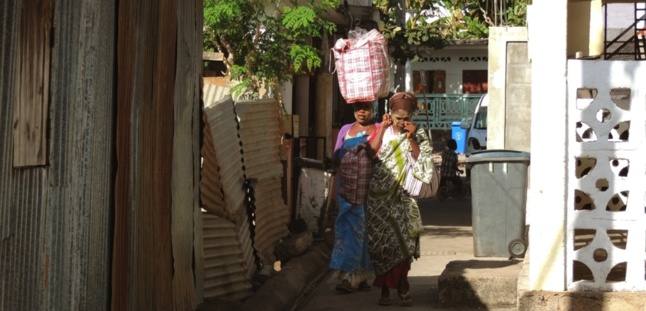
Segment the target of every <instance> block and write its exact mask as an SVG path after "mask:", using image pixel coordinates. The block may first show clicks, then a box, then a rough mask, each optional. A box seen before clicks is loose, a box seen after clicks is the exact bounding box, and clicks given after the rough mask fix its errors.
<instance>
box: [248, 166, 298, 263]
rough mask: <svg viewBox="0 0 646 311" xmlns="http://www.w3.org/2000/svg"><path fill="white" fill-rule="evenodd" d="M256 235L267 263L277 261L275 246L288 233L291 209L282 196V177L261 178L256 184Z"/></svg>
mask: <svg viewBox="0 0 646 311" xmlns="http://www.w3.org/2000/svg"><path fill="white" fill-rule="evenodd" d="M255 194H256V235H255V246H256V249H257V250H258V252H259V253H260V255H261V257H262V259H263V260H264V262H265V264H273V263H274V261H276V258H275V256H274V246H276V243H278V241H279V240H280V239H281V238H283V237H285V236H286V235H287V234H288V229H287V224H288V223H289V220H290V215H291V213H290V211H289V209H288V208H287V205H286V204H285V202H284V201H283V198H282V181H281V179H280V178H268V179H261V180H259V181H258V183H257V184H256V186H255Z"/></svg>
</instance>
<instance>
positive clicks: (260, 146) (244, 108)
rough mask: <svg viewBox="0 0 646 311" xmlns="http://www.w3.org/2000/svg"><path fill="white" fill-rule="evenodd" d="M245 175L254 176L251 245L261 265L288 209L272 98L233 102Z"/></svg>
mask: <svg viewBox="0 0 646 311" xmlns="http://www.w3.org/2000/svg"><path fill="white" fill-rule="evenodd" d="M235 110H236V115H237V117H238V122H239V124H240V129H239V131H238V132H239V133H240V140H241V141H242V150H243V155H242V157H243V159H244V167H245V176H246V177H247V178H251V179H255V180H256V184H255V186H254V190H255V199H256V200H255V205H256V217H255V224H256V228H255V240H254V242H255V243H254V245H255V247H256V249H257V250H258V253H259V254H260V256H261V258H262V260H263V261H264V263H265V264H272V263H273V262H274V261H275V256H274V246H275V245H276V243H278V241H279V240H280V239H281V238H283V237H285V236H286V235H287V234H288V230H287V224H288V223H289V220H290V216H291V214H290V212H289V210H288V208H287V205H286V204H285V202H284V201H283V198H282V193H283V192H282V180H281V177H282V176H283V165H282V163H281V161H280V148H281V145H280V142H281V138H282V135H281V131H280V123H279V122H280V121H279V120H280V119H279V118H280V106H279V105H278V102H277V101H276V100H275V99H259V100H252V101H245V100H241V101H237V102H236V103H235Z"/></svg>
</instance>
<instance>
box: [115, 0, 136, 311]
mask: <svg viewBox="0 0 646 311" xmlns="http://www.w3.org/2000/svg"><path fill="white" fill-rule="evenodd" d="M136 13H137V5H136V2H135V1H124V2H122V3H121V4H120V5H119V12H118V17H117V19H118V22H117V25H118V29H117V38H118V39H117V72H118V74H119V79H117V117H116V132H117V134H116V136H117V137H116V154H117V163H118V165H117V174H116V181H115V193H114V197H115V199H114V239H113V247H112V299H111V307H112V310H115V311H116V310H133V308H132V305H131V303H132V301H131V300H130V299H129V294H130V293H131V292H132V287H133V286H132V284H131V283H130V282H129V279H130V273H129V271H130V265H131V262H130V258H131V257H132V254H131V253H130V240H131V239H132V237H133V236H134V232H132V230H131V228H132V226H131V222H132V221H133V220H132V217H131V213H130V208H131V204H132V201H133V197H132V196H133V193H132V189H133V187H134V183H135V181H134V167H133V163H132V162H133V159H134V151H133V149H132V146H133V133H132V130H133V122H132V117H133V116H132V114H133V98H134V96H135V95H134V93H135V87H134V85H135V82H134V79H135V71H136V70H135V63H136V55H137V45H136V42H137V36H136V34H137V19H136Z"/></svg>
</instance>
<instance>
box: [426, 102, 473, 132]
mask: <svg viewBox="0 0 646 311" xmlns="http://www.w3.org/2000/svg"><path fill="white" fill-rule="evenodd" d="M482 95H483V94H416V96H417V101H418V103H419V109H418V110H417V111H416V112H415V115H413V121H414V122H415V123H416V124H417V125H418V126H420V127H422V128H424V129H426V130H429V129H430V130H450V129H451V122H454V121H471V118H473V112H474V111H475V110H476V106H477V105H478V101H479V100H480V97H482Z"/></svg>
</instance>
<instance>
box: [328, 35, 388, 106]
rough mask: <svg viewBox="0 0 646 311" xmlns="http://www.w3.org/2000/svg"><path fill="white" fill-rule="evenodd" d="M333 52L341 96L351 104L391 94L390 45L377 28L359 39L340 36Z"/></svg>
mask: <svg viewBox="0 0 646 311" xmlns="http://www.w3.org/2000/svg"><path fill="white" fill-rule="evenodd" d="M332 52H333V53H334V60H335V65H336V72H337V75H338V78H339V88H340V89H341V95H343V98H345V101H346V102H347V103H348V104H352V103H357V102H371V101H374V100H376V99H378V98H380V97H385V96H388V93H389V92H390V62H389V58H388V44H387V41H386V38H384V37H383V36H382V35H381V33H379V31H377V30H375V29H373V30H371V31H369V32H367V33H365V34H364V35H362V36H360V37H359V38H357V39H356V40H353V39H339V40H337V41H336V44H334V47H333V48H332Z"/></svg>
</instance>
